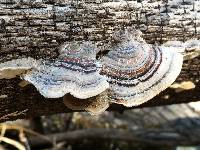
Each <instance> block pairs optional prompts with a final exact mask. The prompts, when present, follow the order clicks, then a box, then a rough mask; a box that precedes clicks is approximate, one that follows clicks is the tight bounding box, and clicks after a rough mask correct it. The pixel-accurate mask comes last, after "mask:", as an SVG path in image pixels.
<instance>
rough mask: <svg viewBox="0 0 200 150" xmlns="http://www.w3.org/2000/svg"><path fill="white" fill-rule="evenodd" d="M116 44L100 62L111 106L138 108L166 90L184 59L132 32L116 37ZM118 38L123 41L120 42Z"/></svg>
mask: <svg viewBox="0 0 200 150" xmlns="http://www.w3.org/2000/svg"><path fill="white" fill-rule="evenodd" d="M116 35H117V36H116V37H117V41H118V42H117V43H115V44H114V45H113V46H112V48H111V49H110V51H109V53H108V54H107V56H104V57H103V58H102V59H101V63H102V70H101V74H102V75H105V76H106V77H107V81H108V82H109V84H110V88H109V95H108V96H109V98H110V99H111V102H113V103H118V104H122V105H124V106H127V107H131V106H137V105H140V104H142V103H144V102H146V101H148V100H150V99H151V98H153V97H154V96H156V95H157V94H159V93H160V92H161V91H163V90H165V89H166V88H167V87H169V86H170V85H171V84H172V83H173V82H174V81H175V79H176V78H177V76H178V75H179V73H180V71H181V68H182V63H183V56H182V55H181V54H180V53H178V52H175V51H172V50H171V49H170V48H167V47H161V48H159V47H154V46H151V45H148V44H147V43H145V41H143V39H141V38H140V36H136V35H135V34H133V33H132V32H129V31H127V30H125V31H124V32H123V33H122V32H121V31H120V32H118V33H116ZM120 37H122V38H121V39H120Z"/></svg>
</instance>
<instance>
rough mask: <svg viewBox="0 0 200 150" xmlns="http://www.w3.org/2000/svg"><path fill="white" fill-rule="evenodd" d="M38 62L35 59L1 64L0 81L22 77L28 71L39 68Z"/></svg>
mask: <svg viewBox="0 0 200 150" xmlns="http://www.w3.org/2000/svg"><path fill="white" fill-rule="evenodd" d="M38 62H39V61H38ZM38 62H37V61H36V60H34V59H33V58H22V59H16V60H11V61H7V62H4V63H1V64H0V79H11V78H15V77H16V76H17V75H19V76H20V75H21V74H24V73H26V72H27V71H28V70H31V69H33V68H37V66H38Z"/></svg>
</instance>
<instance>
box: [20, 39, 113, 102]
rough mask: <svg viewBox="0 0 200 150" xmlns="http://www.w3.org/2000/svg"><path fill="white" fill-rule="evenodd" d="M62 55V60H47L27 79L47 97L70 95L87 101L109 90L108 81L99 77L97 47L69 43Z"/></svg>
mask: <svg viewBox="0 0 200 150" xmlns="http://www.w3.org/2000/svg"><path fill="white" fill-rule="evenodd" d="M60 54H61V55H60V57H59V58H58V59H56V60H53V61H43V62H42V63H41V64H40V66H39V67H38V68H37V70H32V71H31V72H29V73H27V74H25V75H24V76H23V78H24V79H25V80H26V81H29V82H30V83H32V84H33V85H34V86H35V87H36V88H37V89H38V91H39V92H40V93H41V94H42V95H43V96H44V97H46V98H58V97H63V96H64V95H65V94H67V93H70V94H72V95H73V96H74V97H76V98H79V99H86V98H89V97H93V96H96V95H98V94H100V93H101V92H103V91H105V90H106V89H107V88H108V86H109V85H108V82H107V81H106V78H105V77H103V76H101V75H100V74H99V69H98V66H97V64H96V46H95V45H94V44H92V43H91V42H83V43H81V42H69V43H65V44H64V45H63V46H62V48H61V50H60Z"/></svg>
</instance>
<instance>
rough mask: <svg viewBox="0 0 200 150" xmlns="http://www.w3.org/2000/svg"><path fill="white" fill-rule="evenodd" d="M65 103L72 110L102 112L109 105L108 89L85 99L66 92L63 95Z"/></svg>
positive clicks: (93, 113) (96, 113) (95, 113)
mask: <svg viewBox="0 0 200 150" xmlns="http://www.w3.org/2000/svg"><path fill="white" fill-rule="evenodd" d="M63 103H64V104H65V106H67V107H68V108H70V109H72V110H79V111H87V112H89V113H90V114H92V115H98V114H101V113H103V112H104V111H105V110H106V109H107V108H108V107H109V100H108V96H107V92H106V91H104V92H102V93H101V94H99V95H97V96H94V97H91V98H88V99H84V100H83V99H81V100H80V99H77V98H75V97H73V96H72V95H70V94H66V95H65V96H64V97H63Z"/></svg>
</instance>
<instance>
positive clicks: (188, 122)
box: [0, 102, 200, 150]
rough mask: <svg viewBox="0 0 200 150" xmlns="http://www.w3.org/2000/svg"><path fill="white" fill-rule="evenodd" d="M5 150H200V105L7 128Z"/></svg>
mask: <svg viewBox="0 0 200 150" xmlns="http://www.w3.org/2000/svg"><path fill="white" fill-rule="evenodd" d="M0 129H1V138H0V142H1V143H0V146H1V147H0V150H7V149H8V150H9V149H20V150H23V149H27V150H43V149H46V150H47V149H49V150H62V149H63V150H64V149H66V150H80V149H88V150H90V149H94V150H104V149H106V150H128V149H131V150H132V149H134V150H200V147H199V146H198V145H200V134H199V133H200V102H192V103H188V104H175V105H167V106H159V107H150V108H142V109H141V108H140V109H132V110H126V111H124V112H108V111H107V112H104V113H103V114H102V115H98V116H93V115H90V114H89V113H87V112H75V113H68V114H57V115H51V116H42V117H35V118H31V119H29V120H17V121H14V122H6V123H2V124H1V126H0Z"/></svg>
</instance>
